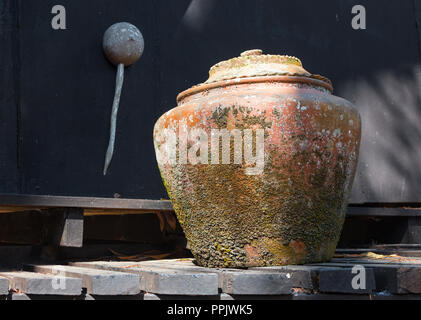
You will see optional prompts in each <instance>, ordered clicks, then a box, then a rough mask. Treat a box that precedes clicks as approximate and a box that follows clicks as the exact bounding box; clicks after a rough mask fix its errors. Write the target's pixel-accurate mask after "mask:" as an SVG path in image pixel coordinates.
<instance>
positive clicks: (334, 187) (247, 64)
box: [154, 50, 361, 268]
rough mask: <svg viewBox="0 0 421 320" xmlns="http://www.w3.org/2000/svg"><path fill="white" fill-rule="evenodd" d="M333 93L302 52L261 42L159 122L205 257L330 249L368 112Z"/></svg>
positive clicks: (192, 232)
mask: <svg viewBox="0 0 421 320" xmlns="http://www.w3.org/2000/svg"><path fill="white" fill-rule="evenodd" d="M332 92H333V89H332V85H331V82H330V81H329V80H328V79H326V78H324V77H322V76H318V75H312V74H310V73H308V72H307V71H306V70H305V69H303V67H302V64H301V61H300V60H299V59H297V58H294V57H290V56H278V55H262V52H261V51H260V50H251V51H247V52H245V53H243V54H242V55H241V57H238V58H234V59H231V60H228V61H224V62H221V63H218V64H217V65H215V66H214V67H212V69H211V70H210V77H209V80H208V81H206V82H205V83H204V84H200V85H198V86H195V87H193V88H191V89H189V90H186V91H184V92H182V93H181V94H180V95H179V96H178V98H177V101H178V106H177V107H176V108H174V109H172V110H170V111H168V112H167V113H165V114H164V115H163V116H162V117H161V118H160V119H159V120H158V122H157V123H156V125H155V129H154V142H155V150H156V154H157V160H158V165H159V168H160V171H161V175H162V178H163V181H164V184H165V186H166V188H167V191H168V194H169V196H170V198H171V201H172V204H173V206H174V209H175V212H176V214H177V217H178V219H179V222H180V224H181V226H182V228H183V230H184V232H185V234H186V237H187V240H188V243H189V246H190V248H191V251H192V253H193V255H194V257H195V258H196V260H197V263H198V264H199V265H201V266H206V267H241V268H242V267H250V266H276V265H286V264H304V263H315V262H323V261H328V260H330V259H331V258H332V256H333V254H334V252H335V249H336V245H337V242H338V240H339V236H340V233H341V229H342V226H343V222H344V218H345V211H346V208H347V201H348V197H349V194H350V191H351V188H352V183H353V179H354V174H355V170H356V167H357V162H358V153H359V145H360V136H361V120H360V116H359V114H358V112H357V111H356V109H355V108H354V107H353V105H352V104H351V103H350V102H348V101H347V100H344V99H342V98H339V97H336V96H334V95H332ZM223 129H226V131H224V130H223ZM224 133H225V134H227V133H228V138H226V139H225V144H224V141H223V139H222V138H221V139H219V136H222V135H223V134H224ZM218 151H219V153H218ZM262 154H263V158H262ZM253 160H255V161H254V162H253Z"/></svg>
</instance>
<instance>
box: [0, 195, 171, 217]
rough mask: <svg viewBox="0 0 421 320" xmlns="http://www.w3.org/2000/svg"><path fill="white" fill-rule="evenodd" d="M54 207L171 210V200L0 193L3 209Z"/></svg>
mask: <svg viewBox="0 0 421 320" xmlns="http://www.w3.org/2000/svg"><path fill="white" fill-rule="evenodd" d="M56 207H60V208H83V209H86V211H87V212H88V213H89V212H91V213H92V214H94V213H95V212H97V213H98V212H104V211H108V210H111V211H115V212H125V213H127V212H129V211H130V212H132V213H134V212H156V211H158V212H159V211H173V208H172V205H171V202H170V201H165V200H144V199H111V198H89V197H63V196H42V195H17V194H0V209H1V208H3V210H10V211H22V210H39V209H45V208H56ZM89 210H92V211H89ZM98 210H99V211H98ZM10 211H9V212H10Z"/></svg>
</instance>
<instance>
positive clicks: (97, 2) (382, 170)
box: [0, 0, 421, 203]
mask: <svg viewBox="0 0 421 320" xmlns="http://www.w3.org/2000/svg"><path fill="white" fill-rule="evenodd" d="M56 4H61V5H64V6H65V8H66V10H67V29H66V30H53V29H52V27H51V19H52V17H53V15H52V14H51V8H52V7H53V6H54V5H56ZM356 4H362V5H364V6H365V7H366V9H367V29H366V30H359V31H357V30H354V29H353V28H352V27H351V19H352V14H351V9H352V7H353V6H354V5H356ZM120 21H128V22H131V23H133V24H135V25H137V26H138V27H139V29H140V30H141V31H142V33H143V35H144V38H145V44H146V47H145V52H144V55H143V57H142V59H141V60H140V61H139V62H138V63H137V64H136V65H134V66H132V67H130V68H129V69H127V72H126V80H125V84H124V88H123V95H122V100H121V108H120V113H119V121H118V130H117V144H116V150H115V156H114V159H113V162H112V164H111V167H110V170H109V174H108V175H107V176H106V177H104V176H103V175H102V167H103V161H104V154H105V151H106V147H107V143H108V134H109V132H108V130H109V117H110V109H111V103H112V99H113V93H114V92H113V91H114V81H115V68H114V67H113V66H112V65H110V64H109V63H108V62H107V60H106V59H105V58H104V56H103V53H102V48H101V45H102V35H103V33H104V31H105V30H106V28H107V27H108V26H110V25H111V24H113V23H115V22H120ZM419 23H421V3H420V2H419V1H418V0H390V1H384V0H329V1H327V0H326V1H310V0H295V1H281V0H250V1H249V0H229V1H227V0H177V1H173V0H89V1H83V0H24V1H22V0H1V1H0V40H1V42H0V143H1V146H0V192H7V193H9V192H10V193H14V192H17V193H30V194H53V195H74V196H105V197H112V196H113V195H114V194H115V193H118V194H120V195H121V196H123V197H137V198H152V199H159V198H161V197H167V196H166V194H165V190H164V188H163V186H162V183H161V181H160V176H159V172H158V169H157V166H156V162H155V154H154V151H153V144H152V130H153V125H154V123H155V121H156V120H157V119H158V117H159V116H160V115H161V114H162V113H163V112H165V111H166V110H169V109H170V108H173V107H174V106H175V98H176V95H177V93H179V92H180V91H182V90H184V89H186V88H188V87H190V86H191V85H193V84H196V83H199V82H202V81H204V80H205V79H206V78H207V72H208V69H209V67H210V66H211V65H213V64H214V63H216V62H218V61H221V60H225V59H228V58H231V57H235V56H238V55H239V54H240V53H241V52H242V51H244V50H247V49H251V48H261V49H263V50H264V52H266V53H274V54H289V55H295V56H297V57H299V58H301V59H302V61H303V64H304V67H305V68H306V69H308V70H309V71H310V72H313V73H319V74H322V75H325V76H327V77H329V78H330V79H331V80H332V81H333V82H334V85H335V89H336V94H337V95H340V96H343V97H345V98H347V99H349V100H351V101H353V102H354V103H355V104H356V105H357V107H358V109H359V110H360V112H361V115H362V118H363V143H362V149H361V161H360V166H359V171H358V174H357V179H356V182H355V186H354V192H353V197H352V202H403V203H405V202H421V196H420V195H421V139H420V138H421V60H420V59H421V46H420V39H421V37H420V32H421V31H420V28H419V27H420V25H419Z"/></svg>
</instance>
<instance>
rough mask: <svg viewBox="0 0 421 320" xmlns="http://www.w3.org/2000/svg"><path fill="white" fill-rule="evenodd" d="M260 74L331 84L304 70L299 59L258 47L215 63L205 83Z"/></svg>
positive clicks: (327, 80) (260, 75) (323, 78)
mask: <svg viewBox="0 0 421 320" xmlns="http://www.w3.org/2000/svg"><path fill="white" fill-rule="evenodd" d="M262 76H301V77H307V78H313V79H317V80H321V81H324V82H327V83H328V84H329V85H331V82H330V80H329V79H327V78H325V77H322V76H320V75H312V74H311V73H309V72H308V71H307V70H305V69H304V68H303V65H302V63H301V61H300V59H298V58H296V57H291V56H287V55H267V54H263V52H262V50H260V49H254V50H248V51H245V52H243V53H242V54H241V55H240V57H237V58H233V59H229V60H226V61H222V62H219V63H217V64H216V65H214V66H213V67H212V68H211V69H210V71H209V79H208V80H207V81H206V82H205V84H208V83H214V82H218V81H224V80H230V79H236V78H246V77H262Z"/></svg>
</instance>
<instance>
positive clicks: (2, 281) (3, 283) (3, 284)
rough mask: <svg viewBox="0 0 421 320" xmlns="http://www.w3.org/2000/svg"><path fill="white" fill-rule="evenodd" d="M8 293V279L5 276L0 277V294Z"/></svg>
mask: <svg viewBox="0 0 421 320" xmlns="http://www.w3.org/2000/svg"><path fill="white" fill-rule="evenodd" d="M8 293H9V280H8V279H7V278H3V277H0V296H4V295H7V294H8Z"/></svg>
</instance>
